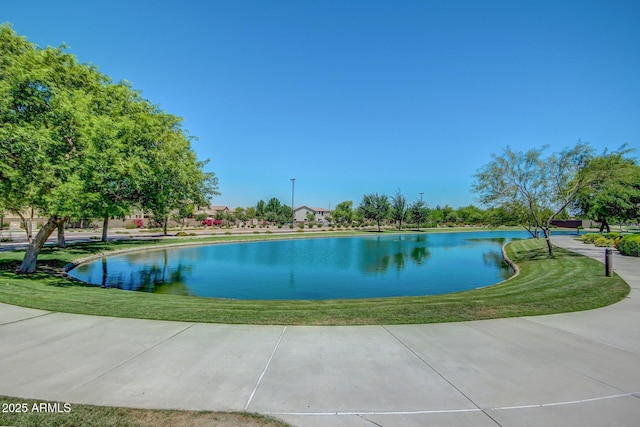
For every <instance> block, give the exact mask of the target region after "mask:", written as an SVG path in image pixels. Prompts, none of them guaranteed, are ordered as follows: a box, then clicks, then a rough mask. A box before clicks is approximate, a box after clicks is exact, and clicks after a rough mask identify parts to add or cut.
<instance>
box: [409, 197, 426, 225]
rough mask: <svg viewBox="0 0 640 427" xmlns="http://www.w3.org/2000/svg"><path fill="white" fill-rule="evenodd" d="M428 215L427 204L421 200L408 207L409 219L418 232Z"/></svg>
mask: <svg viewBox="0 0 640 427" xmlns="http://www.w3.org/2000/svg"><path fill="white" fill-rule="evenodd" d="M428 214H429V209H428V208H427V204H426V203H425V202H423V201H422V200H416V201H415V202H413V203H411V205H410V206H409V218H410V219H411V221H412V222H414V223H415V224H416V225H417V226H418V230H420V226H421V224H422V223H423V222H424V220H425V218H427V215H428Z"/></svg>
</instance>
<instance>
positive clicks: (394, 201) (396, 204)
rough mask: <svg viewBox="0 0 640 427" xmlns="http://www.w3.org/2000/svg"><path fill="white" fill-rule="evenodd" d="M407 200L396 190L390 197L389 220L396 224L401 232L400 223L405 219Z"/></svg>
mask: <svg viewBox="0 0 640 427" xmlns="http://www.w3.org/2000/svg"><path fill="white" fill-rule="evenodd" d="M407 209H408V207H407V198H406V197H405V196H404V194H402V192H401V191H400V190H399V189H398V190H397V191H396V193H395V194H394V195H393V196H391V218H392V219H393V220H394V221H396V222H397V223H398V230H402V223H403V222H404V220H405V219H406V218H407Z"/></svg>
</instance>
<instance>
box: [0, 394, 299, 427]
mask: <svg viewBox="0 0 640 427" xmlns="http://www.w3.org/2000/svg"><path fill="white" fill-rule="evenodd" d="M55 403H58V405H59V408H60V412H55V411H56V408H57V407H55V406H53V407H51V408H50V409H48V411H47V408H42V409H40V408H41V406H40V405H43V404H45V405H46V402H44V401H41V400H31V399H21V398H15V397H7V396H0V406H2V408H4V409H5V410H4V411H3V412H1V413H0V424H1V425H10V426H15V427H58V426H82V427H158V426H171V427H193V426H215V427H236V426H246V427H286V426H289V424H286V423H283V422H281V421H279V420H275V419H273V418H269V417H265V416H262V415H256V414H247V413H236V412H205V411H199V412H194V411H163V410H153V409H130V408H114V407H107V406H92V405H76V404H73V405H71V406H69V407H68V408H67V409H69V412H65V407H64V406H63V405H64V403H59V402H54V404H55ZM5 405H6V406H5ZM34 405H35V406H34ZM17 411H20V412H17Z"/></svg>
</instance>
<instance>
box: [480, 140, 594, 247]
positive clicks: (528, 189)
mask: <svg viewBox="0 0 640 427" xmlns="http://www.w3.org/2000/svg"><path fill="white" fill-rule="evenodd" d="M545 149H546V147H544V148H542V149H531V150H529V151H527V152H520V151H514V150H512V149H511V148H510V147H507V148H505V149H504V151H503V153H502V155H500V156H498V155H495V154H493V155H492V159H493V160H492V161H491V162H489V163H488V164H487V165H485V166H484V167H482V168H481V169H479V170H478V172H477V174H476V175H475V183H474V186H473V189H474V191H476V192H477V193H479V194H480V201H481V202H482V203H483V204H485V205H488V206H490V207H499V206H511V207H517V209H519V210H523V209H524V210H526V211H528V216H527V218H528V219H529V220H530V221H532V223H533V224H535V227H537V228H538V229H540V230H542V231H543V233H544V236H545V239H546V242H547V248H548V251H549V255H553V246H552V245H551V235H550V228H551V221H552V220H553V219H554V218H556V217H558V216H559V215H561V214H562V213H563V212H564V211H565V209H567V207H569V206H570V205H571V204H572V203H573V202H574V201H575V200H576V198H577V197H578V194H579V193H580V192H581V191H583V190H584V189H585V188H588V187H589V186H591V185H594V184H595V183H597V182H600V181H601V180H602V179H603V176H604V173H605V171H603V170H602V169H600V168H598V167H593V166H594V165H591V164H590V163H589V162H590V160H591V159H592V158H593V150H592V148H591V147H590V146H589V145H588V144H586V143H582V142H578V143H577V144H576V145H575V146H574V147H569V148H566V149H565V150H563V151H561V152H559V153H553V154H551V155H549V156H547V157H544V156H543V152H544V150H545Z"/></svg>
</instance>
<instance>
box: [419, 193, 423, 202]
mask: <svg viewBox="0 0 640 427" xmlns="http://www.w3.org/2000/svg"><path fill="white" fill-rule="evenodd" d="M423 194H424V193H420V202H422V195H423Z"/></svg>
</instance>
